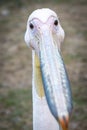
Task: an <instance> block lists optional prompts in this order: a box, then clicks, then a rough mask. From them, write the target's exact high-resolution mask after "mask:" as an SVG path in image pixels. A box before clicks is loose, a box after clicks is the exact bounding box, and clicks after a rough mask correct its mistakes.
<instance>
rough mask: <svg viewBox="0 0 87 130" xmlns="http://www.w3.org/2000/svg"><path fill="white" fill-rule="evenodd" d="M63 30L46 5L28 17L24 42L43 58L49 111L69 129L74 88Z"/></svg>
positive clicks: (64, 127)
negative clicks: (67, 66) (63, 50)
mask: <svg viewBox="0 0 87 130" xmlns="http://www.w3.org/2000/svg"><path fill="white" fill-rule="evenodd" d="M63 40H64V30H63V28H62V27H61V25H60V21H59V18H58V17H57V14H56V13H55V12H54V11H52V10H50V9H47V8H44V9H37V10H35V11H34V12H33V13H32V14H31V15H30V16H29V18H28V21H27V28H26V33H25V42H26V43H27V45H28V46H30V47H31V48H32V49H33V50H34V51H35V53H36V55H37V56H38V58H39V62H40V69H41V76H42V81H43V86H44V92H45V96H46V100H47V104H48V106H49V109H50V112H51V113H52V115H53V116H54V117H55V119H56V120H57V121H58V123H59V124H60V126H61V127H62V129H63V130H67V128H68V122H69V115H70V113H71V110H72V103H71V90H70V84H69V80H68V76H67V73H66V69H65V66H64V62H63V60H62V57H61V54H60V45H61V43H62V42H63Z"/></svg>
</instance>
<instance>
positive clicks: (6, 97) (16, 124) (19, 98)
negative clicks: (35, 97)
mask: <svg viewBox="0 0 87 130" xmlns="http://www.w3.org/2000/svg"><path fill="white" fill-rule="evenodd" d="M31 93H32V92H31V87H29V88H28V89H24V88H23V89H8V90H7V91H6V92H4V93H1V92H0V104H1V109H0V114H1V116H0V129H1V130H4V129H8V130H9V129H11V130H15V129H16V130H28V129H29V128H30V129H32V108H31V106H32V96H31ZM2 117H3V118H2ZM6 122H7V123H8V124H7V125H5V124H6Z"/></svg>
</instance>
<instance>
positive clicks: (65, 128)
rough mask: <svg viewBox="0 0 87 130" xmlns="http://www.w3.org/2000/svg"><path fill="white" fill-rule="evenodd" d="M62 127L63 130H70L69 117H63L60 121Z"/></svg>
mask: <svg viewBox="0 0 87 130" xmlns="http://www.w3.org/2000/svg"><path fill="white" fill-rule="evenodd" d="M59 122H60V126H61V127H62V129H63V130H68V124H69V117H68V116H62V117H61V118H60V119H59Z"/></svg>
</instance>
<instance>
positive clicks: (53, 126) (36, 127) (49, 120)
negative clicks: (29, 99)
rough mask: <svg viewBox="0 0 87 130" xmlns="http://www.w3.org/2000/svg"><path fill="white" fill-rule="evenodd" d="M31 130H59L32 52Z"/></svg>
mask: <svg viewBox="0 0 87 130" xmlns="http://www.w3.org/2000/svg"><path fill="white" fill-rule="evenodd" d="M32 56H33V80H32V85H33V130H60V128H59V125H58V123H57V121H56V120H55V118H54V117H53V116H52V114H51V112H50V110H49V108H48V105H47V102H46V98H45V94H44V89H43V83H42V77H41V71H40V63H39V59H38V57H37V55H36V54H35V52H34V51H33V55H32Z"/></svg>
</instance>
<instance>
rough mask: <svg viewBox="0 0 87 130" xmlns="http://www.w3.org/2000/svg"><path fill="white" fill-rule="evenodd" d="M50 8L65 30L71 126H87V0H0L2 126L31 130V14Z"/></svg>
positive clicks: (76, 129) (81, 129)
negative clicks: (27, 36)
mask: <svg viewBox="0 0 87 130" xmlns="http://www.w3.org/2000/svg"><path fill="white" fill-rule="evenodd" d="M43 7H47V8H51V9H52V10H54V11H55V12H56V13H57V14H58V16H59V19H60V21H61V25H62V27H63V28H64V30H65V34H66V36H65V40H64V44H63V45H62V55H63V59H64V61H65V64H66V67H67V70H68V74H69V78H70V82H71V86H72V93H73V104H74V110H73V113H72V117H71V121H70V126H69V127H70V130H87V88H86V87H87V42H86V41H87V0H0V130H32V129H33V128H32V57H31V54H32V51H31V49H29V48H28V47H27V46H26V44H25V42H24V33H25V30H26V22H27V18H28V16H29V14H30V13H31V12H32V11H33V10H35V9H38V8H43Z"/></svg>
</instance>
